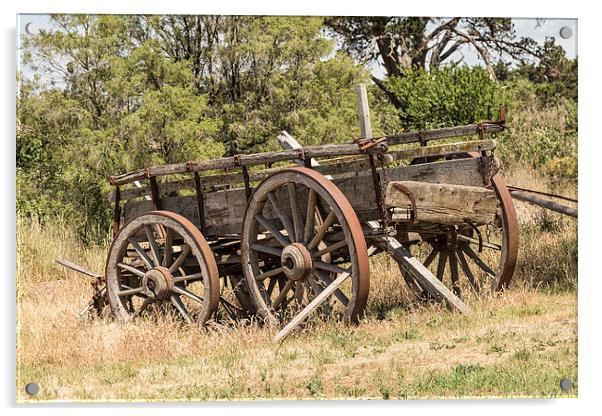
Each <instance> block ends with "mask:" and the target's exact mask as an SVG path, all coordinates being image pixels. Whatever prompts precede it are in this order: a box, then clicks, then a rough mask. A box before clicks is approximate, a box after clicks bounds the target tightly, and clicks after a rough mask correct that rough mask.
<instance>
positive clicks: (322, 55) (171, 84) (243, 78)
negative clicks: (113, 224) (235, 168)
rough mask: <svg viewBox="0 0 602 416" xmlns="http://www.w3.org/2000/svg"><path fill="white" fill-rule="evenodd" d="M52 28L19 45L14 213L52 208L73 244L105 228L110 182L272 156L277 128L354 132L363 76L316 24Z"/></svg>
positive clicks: (61, 20)
mask: <svg viewBox="0 0 602 416" xmlns="http://www.w3.org/2000/svg"><path fill="white" fill-rule="evenodd" d="M53 21H54V24H55V26H56V28H55V30H53V31H50V32H45V31H42V32H40V34H39V35H37V36H33V37H31V38H27V39H25V52H26V57H27V62H28V64H29V65H30V66H31V67H32V69H33V71H34V74H35V76H34V78H33V79H32V80H22V81H21V82H20V88H21V93H20V95H19V97H18V120H19V132H18V138H17V146H18V156H17V169H18V173H17V176H18V184H19V185H18V186H19V191H18V207H19V209H20V210H21V212H24V211H25V212H30V213H36V214H42V215H44V214H45V213H51V212H64V213H66V215H68V216H72V217H73V218H75V219H77V224H78V225H79V226H81V227H80V231H82V234H85V233H86V230H88V229H89V228H90V226H91V225H94V224H101V225H102V226H103V227H107V226H108V224H109V218H110V208H109V206H108V203H107V202H106V201H107V199H106V192H107V191H108V189H109V185H108V182H107V181H106V177H107V176H108V175H110V174H114V173H118V172H124V171H128V170H132V169H138V168H142V167H145V166H149V165H156V164H164V163H175V162H182V161H185V160H193V159H206V158H215V157H220V156H223V155H225V154H227V155H233V154H237V153H243V152H252V151H265V150H272V149H275V148H276V147H277V141H276V136H277V134H278V133H279V132H280V131H281V130H287V131H289V132H290V133H292V134H293V135H295V136H296V137H297V138H298V139H299V140H300V141H301V142H303V143H307V144H317V143H325V142H326V143H329V142H333V141H337V140H338V141H341V140H349V139H350V138H354V137H357V135H358V127H357V120H356V117H357V116H356V112H355V97H354V91H353V86H354V85H355V84H357V83H359V82H365V81H366V80H368V79H369V76H368V72H367V71H366V70H365V68H363V67H362V66H361V65H359V64H357V63H356V62H354V61H353V60H352V59H351V58H349V57H348V56H346V55H345V54H343V53H339V54H337V53H335V51H334V47H335V45H334V40H332V39H329V38H327V37H325V36H324V35H323V33H322V29H323V19H322V18H304V17H250V16H245V17H238V16H223V17H222V16H82V15H68V16H63V15H57V16H53ZM48 80H50V82H47V81H48ZM32 201H35V202H34V203H32ZM84 215H86V216H87V217H85V218H82V217H83V216H84Z"/></svg>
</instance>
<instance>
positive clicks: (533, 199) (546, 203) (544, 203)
mask: <svg viewBox="0 0 602 416" xmlns="http://www.w3.org/2000/svg"><path fill="white" fill-rule="evenodd" d="M510 195H512V198H515V199H518V200H519V201H524V202H528V203H530V204H534V205H537V206H540V207H543V208H546V209H549V210H550V211H554V212H558V213H560V214H564V215H568V216H570V217H573V218H577V209H576V208H573V207H569V206H566V205H562V204H559V203H557V202H554V201H550V200H549V199H544V198H539V197H537V196H535V195H533V194H530V193H528V192H523V191H514V190H512V191H510Z"/></svg>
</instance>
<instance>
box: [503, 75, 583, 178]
mask: <svg viewBox="0 0 602 416" xmlns="http://www.w3.org/2000/svg"><path fill="white" fill-rule="evenodd" d="M504 95H505V97H506V102H507V103H508V107H509V111H508V124H507V127H508V128H507V130H506V132H504V134H502V135H500V136H499V138H498V139H499V140H498V141H499V143H498V154H499V155H500V157H501V158H502V160H503V161H504V162H505V164H506V165H510V166H512V165H518V166H523V167H530V168H533V169H537V170H539V171H540V172H542V173H544V174H546V175H547V176H549V177H552V178H554V179H569V180H574V179H576V178H577V103H576V102H575V101H573V100H571V99H567V98H563V97H560V98H558V99H555V100H551V101H548V102H547V103H543V102H542V100H541V99H540V98H541V97H540V95H539V93H538V88H537V86H536V85H535V84H534V83H532V82H530V81H527V80H518V81H515V82H511V83H508V84H507V85H506V86H505V87H504Z"/></svg>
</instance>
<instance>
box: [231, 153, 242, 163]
mask: <svg viewBox="0 0 602 416" xmlns="http://www.w3.org/2000/svg"><path fill="white" fill-rule="evenodd" d="M232 158H233V162H234V165H236V166H240V165H241V162H240V154H238V155H234V156H232Z"/></svg>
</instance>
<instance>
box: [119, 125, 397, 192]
mask: <svg viewBox="0 0 602 416" xmlns="http://www.w3.org/2000/svg"><path fill="white" fill-rule="evenodd" d="M283 133H285V132H283ZM340 159H342V158H340ZM311 160H312V161H313V163H314V164H316V163H317V162H316V161H315V159H311ZM391 162H393V157H392V156H390V155H385V158H384V163H385V165H389V164H391ZM291 166H295V165H291ZM285 168H286V167H279V168H273V169H264V170H261V171H255V172H253V171H251V172H249V179H250V180H251V181H252V182H257V181H262V180H264V179H265V178H267V177H268V176H270V175H273V174H274V173H277V172H279V171H282V169H285ZM369 168H370V164H369V161H368V156H366V155H362V156H357V157H355V158H353V159H349V158H347V159H343V160H340V161H339V160H337V159H334V160H329V161H328V164H323V165H316V166H315V167H314V169H315V170H316V171H318V172H320V173H322V174H323V175H340V174H344V173H350V172H358V171H363V170H367V169H369ZM195 173H197V172H195ZM200 179H201V184H202V187H203V189H207V188H213V187H219V186H225V185H236V184H242V183H243V182H244V177H243V174H242V173H241V172H232V173H222V174H218V175H205V176H200ZM135 183H138V185H137V187H136V188H131V189H125V190H121V200H122V201H126V200H131V199H135V198H141V197H144V198H145V199H148V200H150V199H151V197H150V196H149V195H150V193H151V189H150V187H147V186H144V187H143V186H142V185H140V182H138V181H135ZM160 185H161V187H160V193H159V196H160V197H161V198H163V197H168V196H173V195H172V194H173V193H175V192H178V191H182V190H184V189H194V187H195V184H194V179H190V178H189V179H182V180H177V181H169V182H162V183H161V184H160ZM114 201H115V191H113V192H111V193H109V202H114Z"/></svg>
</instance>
